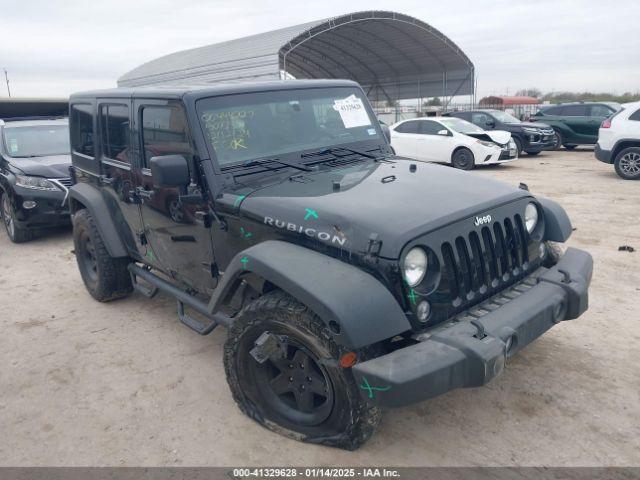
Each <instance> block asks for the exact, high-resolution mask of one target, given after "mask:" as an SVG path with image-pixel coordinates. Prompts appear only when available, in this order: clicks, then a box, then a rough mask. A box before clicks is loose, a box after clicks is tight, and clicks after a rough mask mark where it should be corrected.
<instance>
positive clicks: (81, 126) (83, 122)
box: [71, 103, 95, 157]
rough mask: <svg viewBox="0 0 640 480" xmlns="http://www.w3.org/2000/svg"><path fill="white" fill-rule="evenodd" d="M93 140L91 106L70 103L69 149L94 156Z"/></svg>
mask: <svg viewBox="0 0 640 480" xmlns="http://www.w3.org/2000/svg"><path fill="white" fill-rule="evenodd" d="M93 141H94V139H93V107H92V106H91V105H89V104H81V103H79V104H75V105H72V106H71V149H72V150H73V151H74V152H76V153H80V154H82V155H87V156H89V157H94V156H95V149H94V143H93Z"/></svg>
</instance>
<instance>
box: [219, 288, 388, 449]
mask: <svg viewBox="0 0 640 480" xmlns="http://www.w3.org/2000/svg"><path fill="white" fill-rule="evenodd" d="M265 332H268V333H269V334H271V335H274V338H277V339H278V342H279V343H278V344H279V345H281V348H282V350H281V351H282V354H284V356H280V355H274V356H272V357H270V358H268V359H267V360H266V361H264V363H259V362H258V361H257V360H256V359H255V358H254V357H253V356H252V354H251V353H250V352H251V351H252V349H254V347H255V342H256V340H257V339H258V338H259V337H260V336H261V335H263V334H264V333H265ZM343 353H345V351H343V349H341V348H340V347H339V346H338V345H337V344H336V343H335V342H334V341H333V339H332V336H331V333H330V332H329V330H328V329H327V327H326V326H325V325H324V323H323V322H322V321H321V320H320V319H319V318H318V317H317V316H316V315H315V314H314V313H313V312H311V311H310V310H309V309H308V308H307V307H305V306H304V305H302V304H301V303H299V302H298V301H296V300H295V299H294V298H293V297H291V296H289V295H288V294H286V293H284V292H281V291H274V292H270V293H267V294H266V295H264V296H262V297H260V298H258V299H256V300H254V301H253V302H252V303H250V304H249V305H248V306H247V307H245V309H244V310H243V311H242V313H241V314H240V316H239V318H238V319H237V320H236V321H235V322H234V324H233V326H232V327H231V329H230V330H229V336H228V339H227V341H226V343H225V348H224V366H225V371H226V374H227V381H228V383H229V387H230V389H231V392H232V394H233V398H234V400H235V401H236V403H237V404H238V406H239V407H240V410H242V411H243V412H244V413H245V414H246V415H247V416H249V417H251V418H252V419H254V420H255V421H256V422H258V423H259V424H261V425H262V426H264V427H266V428H268V429H269V430H272V431H274V432H277V433H279V434H281V435H284V436H287V437H290V438H294V439H296V440H301V441H305V442H310V443H321V444H324V445H328V446H332V447H339V448H344V449H347V450H355V449H357V448H358V447H359V446H360V445H361V444H363V443H364V442H365V441H367V440H368V439H369V438H370V437H371V435H373V433H374V432H375V429H376V427H377V426H378V424H379V422H380V411H379V410H378V409H377V408H376V407H373V406H370V405H368V404H367V402H366V401H365V400H364V399H363V398H362V396H361V395H360V391H359V388H358V385H357V383H356V380H355V378H354V376H353V374H352V372H351V370H350V369H348V368H342V367H340V366H339V365H338V364H337V362H336V359H338V358H340V356H341V355H342V354H343Z"/></svg>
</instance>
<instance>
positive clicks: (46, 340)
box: [0, 149, 640, 466]
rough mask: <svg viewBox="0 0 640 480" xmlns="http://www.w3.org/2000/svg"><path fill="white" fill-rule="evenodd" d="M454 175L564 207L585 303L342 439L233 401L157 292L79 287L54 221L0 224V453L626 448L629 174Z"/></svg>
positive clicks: (511, 461) (571, 158)
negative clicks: (488, 366) (466, 385)
mask: <svg viewBox="0 0 640 480" xmlns="http://www.w3.org/2000/svg"><path fill="white" fill-rule="evenodd" d="M472 174H474V175H482V176H491V177H494V178H498V179H500V180H503V181H505V182H509V183H511V184H515V185H517V184H518V182H521V181H522V182H525V183H527V184H528V185H529V187H530V189H531V191H533V192H534V193H536V194H541V195H545V196H548V197H550V198H553V199H555V200H558V201H559V202H560V203H561V204H562V205H564V207H565V208H566V209H567V210H568V212H569V215H570V217H571V218H572V221H573V223H574V227H576V228H577V230H576V231H575V232H574V235H573V237H572V239H571V241H570V245H573V246H576V247H580V248H584V249H587V250H588V251H590V252H591V253H592V254H593V256H594V259H595V273H594V279H593V283H592V288H591V298H590V310H589V311H588V312H587V313H586V314H585V315H583V316H582V317H581V318H580V319H578V320H575V321H572V322H566V323H562V324H560V325H559V326H557V327H555V328H554V329H552V330H551V331H549V332H548V333H547V334H546V335H544V336H543V337H542V338H540V339H539V340H538V341H536V342H535V343H533V344H532V345H530V346H529V347H528V348H526V349H525V350H524V351H523V352H522V353H521V354H520V355H519V356H517V357H516V358H514V359H512V361H510V363H509V365H508V368H507V370H506V372H505V373H504V374H503V375H502V376H501V377H499V378H497V379H495V380H494V381H493V382H492V383H490V384H489V385H487V386H486V387H483V388H479V389H473V390H471V389H468V390H458V391H454V392H451V393H449V394H447V395H443V396H441V397H439V398H437V399H434V400H431V401H428V402H425V403H422V404H419V405H416V406H412V407H407V408H402V409H398V410H392V411H388V412H386V415H385V417H384V420H383V423H382V425H381V427H380V429H379V431H378V433H377V435H376V436H375V437H374V438H373V439H372V440H371V441H370V442H369V443H367V444H366V445H365V446H364V447H362V448H361V449H360V450H359V451H357V452H345V451H339V450H335V449H331V448H327V447H321V446H313V445H306V444H301V443H298V442H295V441H292V440H288V439H284V438H281V437H280V436H278V435H276V434H274V433H271V432H269V431H267V430H265V429H263V428H261V427H260V426H258V425H257V424H255V423H254V422H253V421H251V420H250V419H248V418H247V417H245V416H244V415H242V414H241V413H240V411H239V410H238V409H237V408H236V406H235V404H234V402H233V400H232V398H231V395H230V393H229V390H228V388H227V384H226V381H225V377H224V371H223V367H222V360H221V358H222V346H223V343H224V338H225V331H224V330H223V329H219V330H218V331H215V332H214V333H213V334H212V335H210V336H208V337H200V336H198V335H196V334H194V333H193V332H191V331H189V330H188V329H187V328H185V327H183V326H181V325H180V324H179V322H178V321H177V318H176V313H175V304H174V302H173V301H172V300H171V299H170V298H168V297H162V296H160V297H159V298H156V299H154V300H148V299H145V298H143V297H141V296H140V295H133V296H131V297H130V298H128V299H125V300H122V301H118V302H114V303H110V304H100V303H97V302H95V301H93V300H92V299H91V298H90V296H89V295H88V293H87V292H86V291H85V289H84V286H83V284H82V281H81V279H80V275H79V274H78V270H77V268H76V264H75V259H74V257H73V254H72V253H71V250H72V240H71V232H70V231H68V230H62V231H58V232H54V233H51V234H48V235H47V236H44V237H42V238H39V239H37V240H35V241H33V242H31V243H29V244H25V245H13V244H11V243H10V242H9V241H8V239H7V237H6V235H5V234H4V232H0V306H1V308H2V313H0V328H1V329H2V335H1V336H0V392H1V393H0V432H1V433H0V465H3V466H6V465H12V466H26V465H69V466H77V465H86V466H103V465H110V466H117V465H145V466H152V465H193V466H195V465H219V466H220V465H225V466H233V465H236V466H237V465H350V466H369V465H395V466H426V465H471V466H474V465H567V466H568V465H571V466H584V465H621V466H622V465H638V464H640V374H639V372H638V367H639V366H640V313H638V308H639V307H640V301H639V300H638V299H639V298H640V269H639V268H638V267H639V260H640V223H639V222H640V215H639V214H638V206H639V205H640V202H639V200H640V182H629V181H623V180H621V179H619V178H618V177H617V176H616V175H615V173H614V171H613V168H612V167H610V166H608V165H604V164H602V163H599V162H597V161H596V160H595V159H594V157H593V152H592V151H590V150H584V149H583V150H578V151H574V152H553V153H543V154H541V155H539V156H537V157H535V158H534V157H527V156H526V155H525V156H524V157H523V158H522V159H521V160H519V161H517V162H515V163H512V164H510V165H505V166H501V167H497V168H490V169H482V170H478V171H475V172H474V173H472ZM620 245H631V246H633V247H635V249H636V252H634V253H629V252H619V251H618V246H620Z"/></svg>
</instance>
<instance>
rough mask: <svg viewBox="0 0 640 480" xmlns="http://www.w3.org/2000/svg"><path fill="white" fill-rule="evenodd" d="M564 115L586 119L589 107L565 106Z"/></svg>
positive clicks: (563, 108)
mask: <svg viewBox="0 0 640 480" xmlns="http://www.w3.org/2000/svg"><path fill="white" fill-rule="evenodd" d="M562 115H564V116H567V117H586V116H587V115H588V113H587V106H586V105H565V106H564V107H562Z"/></svg>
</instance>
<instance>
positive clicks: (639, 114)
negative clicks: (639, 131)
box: [629, 108, 640, 122]
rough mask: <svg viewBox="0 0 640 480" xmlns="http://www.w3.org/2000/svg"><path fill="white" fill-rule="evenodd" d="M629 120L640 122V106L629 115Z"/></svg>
mask: <svg viewBox="0 0 640 480" xmlns="http://www.w3.org/2000/svg"><path fill="white" fill-rule="evenodd" d="M629 120H635V121H636V122H640V108H639V109H638V110H636V111H635V112H633V113H632V114H631V116H630V117H629Z"/></svg>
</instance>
